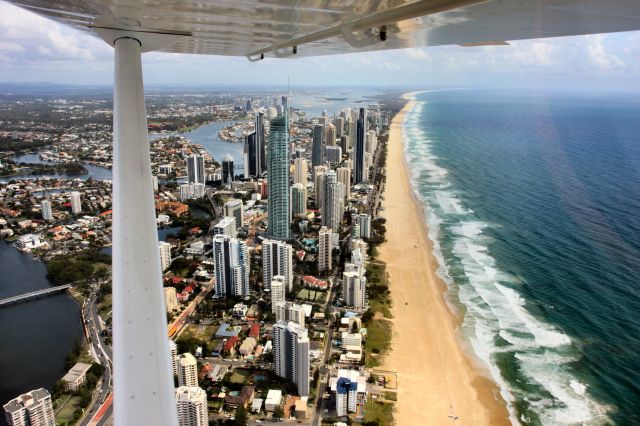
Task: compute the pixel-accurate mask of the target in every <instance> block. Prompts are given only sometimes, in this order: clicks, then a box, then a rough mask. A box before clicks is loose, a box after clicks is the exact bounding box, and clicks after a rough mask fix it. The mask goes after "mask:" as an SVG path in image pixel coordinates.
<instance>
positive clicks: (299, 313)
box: [275, 301, 305, 327]
mask: <svg viewBox="0 0 640 426" xmlns="http://www.w3.org/2000/svg"><path fill="white" fill-rule="evenodd" d="M275 314H276V322H289V321H291V322H295V323H296V324H298V325H299V326H300V327H304V326H305V319H304V308H303V307H302V305H298V304H297V303H292V302H285V301H282V302H278V303H276V304H275Z"/></svg>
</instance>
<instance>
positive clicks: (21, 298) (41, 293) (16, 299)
mask: <svg viewBox="0 0 640 426" xmlns="http://www.w3.org/2000/svg"><path fill="white" fill-rule="evenodd" d="M70 288H71V284H65V285H60V286H58V287H49V288H44V289H42V290H36V291H32V292H29V293H25V294H19V295H17V296H13V297H8V298H6V299H2V300H0V308H2V307H4V306H8V305H12V304H14V303H21V302H26V301H28V300H30V299H37V298H39V297H45V296H50V295H52V294H56V293H60V292H62V291H65V290H67V289H70Z"/></svg>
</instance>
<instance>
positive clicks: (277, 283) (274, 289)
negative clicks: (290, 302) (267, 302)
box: [271, 275, 286, 313]
mask: <svg viewBox="0 0 640 426" xmlns="http://www.w3.org/2000/svg"><path fill="white" fill-rule="evenodd" d="M285 293H286V284H285V279H284V277H283V276H282V275H276V276H275V277H273V280H272V281H271V312H273V313H275V312H276V305H277V304H278V303H283V302H284V301H285Z"/></svg>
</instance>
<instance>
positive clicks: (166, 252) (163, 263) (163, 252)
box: [158, 241, 171, 271]
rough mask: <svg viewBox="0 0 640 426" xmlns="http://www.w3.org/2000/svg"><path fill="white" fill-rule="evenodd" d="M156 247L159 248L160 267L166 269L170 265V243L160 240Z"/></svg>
mask: <svg viewBox="0 0 640 426" xmlns="http://www.w3.org/2000/svg"><path fill="white" fill-rule="evenodd" d="M158 248H159V249H160V268H161V269H162V270H163V271H166V270H167V269H169V266H171V244H169V243H167V242H165V241H160V242H159V243H158Z"/></svg>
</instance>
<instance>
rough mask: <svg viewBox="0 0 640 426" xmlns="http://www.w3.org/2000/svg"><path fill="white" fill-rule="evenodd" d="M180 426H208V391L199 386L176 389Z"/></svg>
mask: <svg viewBox="0 0 640 426" xmlns="http://www.w3.org/2000/svg"><path fill="white" fill-rule="evenodd" d="M176 405H177V408H178V425H179V426H208V425H209V413H208V409H207V393H206V392H205V391H204V389H202V388H199V387H197V386H180V387H179V388H177V389H176Z"/></svg>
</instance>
